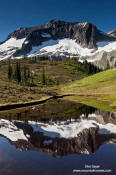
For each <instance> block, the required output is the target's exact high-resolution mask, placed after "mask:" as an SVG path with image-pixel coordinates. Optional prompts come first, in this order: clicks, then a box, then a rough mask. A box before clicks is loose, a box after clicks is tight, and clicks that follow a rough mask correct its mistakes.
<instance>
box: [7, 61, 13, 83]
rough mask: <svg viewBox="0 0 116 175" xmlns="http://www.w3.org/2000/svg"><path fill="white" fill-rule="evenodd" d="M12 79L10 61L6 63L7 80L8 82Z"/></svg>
mask: <svg viewBox="0 0 116 175" xmlns="http://www.w3.org/2000/svg"><path fill="white" fill-rule="evenodd" d="M11 78H12V66H11V63H10V60H9V62H8V79H9V81H10V80H11Z"/></svg>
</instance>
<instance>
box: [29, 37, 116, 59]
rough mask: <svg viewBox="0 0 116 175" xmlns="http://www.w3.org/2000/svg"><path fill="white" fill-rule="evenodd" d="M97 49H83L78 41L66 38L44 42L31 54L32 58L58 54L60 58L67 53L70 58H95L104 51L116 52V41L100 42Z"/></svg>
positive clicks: (33, 49)
mask: <svg viewBox="0 0 116 175" xmlns="http://www.w3.org/2000/svg"><path fill="white" fill-rule="evenodd" d="M97 47H98V48H97V49H88V48H83V47H82V46H80V45H79V44H77V43H76V40H72V39H68V38H65V39H61V40H49V41H46V42H43V43H42V44H41V45H40V46H37V47H33V48H32V51H31V52H30V53H29V54H32V55H30V56H33V55H42V54H49V53H51V54H52V55H54V54H56V53H60V56H65V55H66V53H68V54H69V56H70V57H72V56H77V57H80V58H81V57H86V56H94V55H96V54H97V53H99V52H103V51H105V52H111V51H113V50H116V41H112V42H98V43H97ZM38 51H39V52H38ZM93 60H94V59H91V60H90V62H91V61H93Z"/></svg>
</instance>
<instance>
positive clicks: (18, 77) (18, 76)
mask: <svg viewBox="0 0 116 175" xmlns="http://www.w3.org/2000/svg"><path fill="white" fill-rule="evenodd" d="M14 79H15V81H17V82H18V83H20V82H21V68H20V63H19V62H17V63H16V66H15V72H14Z"/></svg>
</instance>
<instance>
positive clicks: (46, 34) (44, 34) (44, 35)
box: [42, 33, 51, 38]
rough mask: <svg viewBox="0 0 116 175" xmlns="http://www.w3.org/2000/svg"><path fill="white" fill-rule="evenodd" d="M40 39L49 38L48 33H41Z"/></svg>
mask: <svg viewBox="0 0 116 175" xmlns="http://www.w3.org/2000/svg"><path fill="white" fill-rule="evenodd" d="M42 37H46V38H50V37H51V35H50V34H49V33H43V34H42Z"/></svg>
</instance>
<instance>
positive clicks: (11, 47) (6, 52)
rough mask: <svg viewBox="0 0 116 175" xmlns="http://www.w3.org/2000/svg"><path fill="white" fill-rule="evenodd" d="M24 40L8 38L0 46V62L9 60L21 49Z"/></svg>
mask: <svg viewBox="0 0 116 175" xmlns="http://www.w3.org/2000/svg"><path fill="white" fill-rule="evenodd" d="M25 39H26V38H22V39H16V38H10V39H9V40H7V41H5V42H4V43H3V44H1V45H0V60H2V59H6V58H9V57H10V56H12V55H13V54H14V53H15V51H16V50H17V49H20V48H21V47H22V44H23V43H24V41H25Z"/></svg>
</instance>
